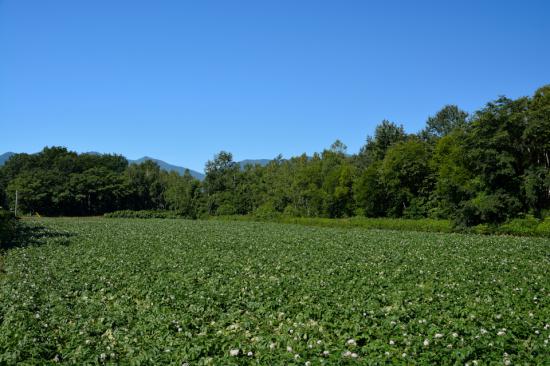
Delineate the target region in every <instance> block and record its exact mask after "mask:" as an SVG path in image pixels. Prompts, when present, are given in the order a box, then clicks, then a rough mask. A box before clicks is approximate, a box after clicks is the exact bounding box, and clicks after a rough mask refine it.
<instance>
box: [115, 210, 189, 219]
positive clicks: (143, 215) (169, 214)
mask: <svg viewBox="0 0 550 366" xmlns="http://www.w3.org/2000/svg"><path fill="white" fill-rule="evenodd" d="M104 216H105V217H111V218H127V219H177V218H182V217H183V216H181V215H180V214H179V213H178V212H176V211H155V210H139V211H132V210H120V211H114V212H109V213H106V214H105V215H104Z"/></svg>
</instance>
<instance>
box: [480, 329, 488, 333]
mask: <svg viewBox="0 0 550 366" xmlns="http://www.w3.org/2000/svg"><path fill="white" fill-rule="evenodd" d="M479 332H480V333H481V334H485V333H487V330H486V329H485V328H481V329H480V330H479Z"/></svg>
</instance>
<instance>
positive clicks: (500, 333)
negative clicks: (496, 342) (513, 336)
mask: <svg viewBox="0 0 550 366" xmlns="http://www.w3.org/2000/svg"><path fill="white" fill-rule="evenodd" d="M505 334H506V332H505V331H502V330H501V331H499V332H498V333H497V335H498V336H503V335H505Z"/></svg>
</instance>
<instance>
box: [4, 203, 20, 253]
mask: <svg viewBox="0 0 550 366" xmlns="http://www.w3.org/2000/svg"><path fill="white" fill-rule="evenodd" d="M16 226H17V220H16V219H15V217H14V216H13V214H12V213H11V212H9V211H6V210H3V209H0V248H3V247H5V246H7V245H8V244H9V243H10V242H11V241H12V240H13V238H15V230H16Z"/></svg>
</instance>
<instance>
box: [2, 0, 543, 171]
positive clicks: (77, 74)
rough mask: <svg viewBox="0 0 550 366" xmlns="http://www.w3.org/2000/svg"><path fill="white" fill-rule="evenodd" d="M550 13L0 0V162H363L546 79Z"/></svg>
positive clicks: (373, 4) (531, 7)
mask: <svg viewBox="0 0 550 366" xmlns="http://www.w3.org/2000/svg"><path fill="white" fill-rule="evenodd" d="M549 4H550V2H549V1H544V0H540V1H530V0H523V1H483V0H477V1H452V2H451V1H366V0H365V1H345V0H338V1H336V0H334V1H322V0H313V1H304V0H300V1H298V0H289V1H281V0H272V1H263V0H262V1H258V0H254V1H239V0H235V1H226V0H223V1H221V0H220V1H206V0H201V1H162V0H155V1H152V0H151V1H138V0H133V1H121V0H116V1H115V0H109V1H103V0H94V1H91V0H90V1H80V0H79V1H75V0H65V1H61V0H52V1H44V0H36V1H26V0H11V1H10V0H3V1H2V0H0V131H1V134H0V153H2V152H5V151H15V152H37V151H39V150H41V149H42V147H43V146H45V145H48V146H52V145H63V146H67V147H68V148H69V149H71V150H76V151H78V152H84V151H99V152H116V153H121V154H124V155H126V156H127V157H129V158H138V157H141V156H143V155H149V156H153V157H156V158H159V159H162V160H165V161H167V162H170V163H173V164H178V165H183V166H186V167H189V168H191V169H195V170H200V171H202V170H203V167H204V163H205V162H206V160H208V159H210V158H212V156H213V155H214V153H216V152H218V151H220V150H222V149H223V150H228V151H230V152H232V153H233V155H234V157H235V159H236V160H241V159H245V158H272V157H274V156H276V155H277V154H279V153H282V154H283V155H284V156H285V157H290V156H294V155H298V154H301V153H303V152H306V153H309V154H310V153H313V152H314V151H321V150H322V149H323V148H325V147H328V146H329V145H330V144H331V143H332V142H333V141H334V140H335V139H337V138H339V139H341V140H342V141H343V142H344V143H346V144H347V145H348V147H349V152H351V153H353V152H356V151H357V150H358V149H359V148H360V146H361V145H362V144H363V143H364V140H365V137H366V136H367V135H368V134H372V132H373V131H374V127H375V126H376V124H377V123H379V122H380V121H381V120H382V119H384V118H386V119H389V120H391V121H395V122H397V123H401V124H403V125H404V126H405V129H406V130H407V131H409V132H416V131H418V130H419V129H421V128H422V126H423V125H424V122H425V120H426V118H427V117H428V116H429V115H432V114H434V113H435V112H436V111H437V110H438V109H439V108H440V107H442V106H443V105H445V104H457V105H459V106H460V107H461V108H463V109H465V110H467V111H474V110H476V109H478V108H480V107H482V106H483V104H484V103H485V102H487V101H489V100H492V99H494V98H496V97H497V96H498V95H506V96H509V97H513V98H515V97H519V96H523V95H530V94H532V93H533V92H534V90H535V89H536V88H538V87H540V86H542V85H544V84H548V83H550V5H549Z"/></svg>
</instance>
